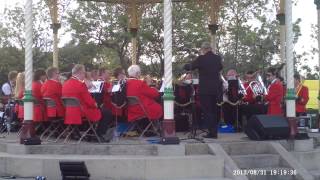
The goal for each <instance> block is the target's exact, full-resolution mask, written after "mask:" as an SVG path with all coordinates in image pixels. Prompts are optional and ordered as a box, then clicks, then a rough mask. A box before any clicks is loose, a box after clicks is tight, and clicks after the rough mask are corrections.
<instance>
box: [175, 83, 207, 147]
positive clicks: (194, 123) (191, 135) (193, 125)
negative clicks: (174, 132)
mask: <svg viewBox="0 0 320 180" xmlns="http://www.w3.org/2000/svg"><path fill="white" fill-rule="evenodd" d="M187 86H189V87H190V88H191V94H190V100H189V102H190V107H189V108H190V110H191V120H190V121H189V126H190V130H189V132H188V138H183V139H180V140H189V139H194V140H197V141H199V142H202V143H205V142H204V140H203V138H200V137H197V136H198V135H197V130H198V129H199V120H198V118H197V109H196V102H195V93H196V91H195V87H194V83H193V80H192V81H191V83H190V84H188V85H187Z"/></svg>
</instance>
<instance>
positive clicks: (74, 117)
mask: <svg viewBox="0 0 320 180" xmlns="http://www.w3.org/2000/svg"><path fill="white" fill-rule="evenodd" d="M62 101H63V104H64V106H65V121H64V124H67V128H66V129H65V130H64V131H63V132H62V133H61V134H60V135H59V136H58V137H57V139H56V142H57V141H58V140H59V139H60V138H61V137H62V136H63V135H64V134H66V133H67V134H66V138H65V139H64V143H66V142H67V141H68V139H69V137H70V136H71V135H72V133H74V132H76V131H78V132H79V133H80V130H79V128H78V127H79V126H80V125H81V124H82V112H83V111H82V108H81V104H80V101H79V99H77V98H75V97H62ZM86 122H88V125H89V128H88V129H87V130H85V131H84V132H83V133H82V134H81V133H80V138H79V140H78V142H77V143H78V144H79V143H80V142H81V141H82V139H83V138H84V137H86V136H93V137H95V138H97V140H98V142H99V143H101V140H100V138H99V136H98V134H97V132H96V130H95V127H96V125H97V123H93V122H91V121H90V120H88V119H86ZM90 131H92V134H89V132H90Z"/></svg>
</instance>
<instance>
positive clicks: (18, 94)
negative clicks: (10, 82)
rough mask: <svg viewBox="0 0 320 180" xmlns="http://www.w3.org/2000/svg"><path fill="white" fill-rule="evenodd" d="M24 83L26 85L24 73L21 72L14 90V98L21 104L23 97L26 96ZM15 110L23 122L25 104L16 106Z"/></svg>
mask: <svg viewBox="0 0 320 180" xmlns="http://www.w3.org/2000/svg"><path fill="white" fill-rule="evenodd" d="M24 83H25V79H24V72H20V73H18V75H17V80H16V88H15V89H14V98H15V99H16V100H19V101H20V102H22V100H23V96H24V88H25V84H24ZM15 110H16V113H17V114H18V119H19V120H21V121H22V120H23V116H24V109H23V104H22V103H18V104H16V105H15Z"/></svg>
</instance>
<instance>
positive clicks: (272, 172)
mask: <svg viewBox="0 0 320 180" xmlns="http://www.w3.org/2000/svg"><path fill="white" fill-rule="evenodd" d="M248 170H249V171H250V172H251V173H249V174H248V175H247V177H248V179H249V180H295V179H297V178H296V176H295V175H293V174H294V173H296V171H294V170H293V169H292V168H286V167H264V168H250V169H248ZM255 170H256V171H255ZM242 171H244V169H242ZM255 172H256V174H255V175H254V173H255ZM287 172H288V173H291V174H287Z"/></svg>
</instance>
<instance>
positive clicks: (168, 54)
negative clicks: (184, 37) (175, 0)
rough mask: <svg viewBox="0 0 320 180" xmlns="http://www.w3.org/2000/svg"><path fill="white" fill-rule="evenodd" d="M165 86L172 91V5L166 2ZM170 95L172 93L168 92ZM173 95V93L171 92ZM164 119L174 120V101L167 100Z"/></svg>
mask: <svg viewBox="0 0 320 180" xmlns="http://www.w3.org/2000/svg"><path fill="white" fill-rule="evenodd" d="M164 85H165V89H166V90H171V91H172V3H171V0H164ZM168 93H169V94H170V92H168ZM171 93H172V92H171ZM164 105H167V106H165V107H164V119H173V110H172V109H171V108H172V107H173V99H172V100H166V102H165V104H164Z"/></svg>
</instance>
